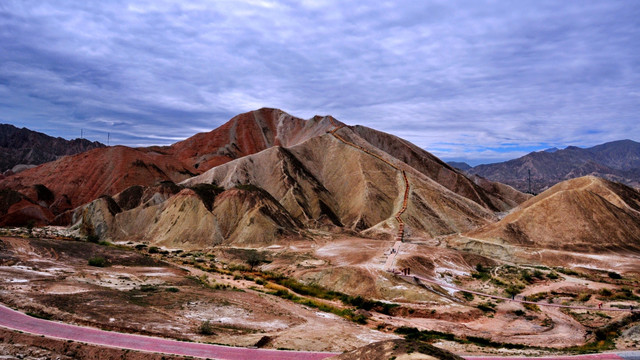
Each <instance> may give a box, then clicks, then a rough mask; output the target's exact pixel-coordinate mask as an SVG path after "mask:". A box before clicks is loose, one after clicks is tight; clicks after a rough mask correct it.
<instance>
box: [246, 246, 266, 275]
mask: <svg viewBox="0 0 640 360" xmlns="http://www.w3.org/2000/svg"><path fill="white" fill-rule="evenodd" d="M266 261H267V256H266V255H265V253H264V252H262V251H257V250H250V251H248V252H247V265H249V266H250V269H249V270H250V271H253V268H254V267H256V266H259V265H260V264H262V263H264V262H266Z"/></svg>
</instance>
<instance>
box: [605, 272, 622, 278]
mask: <svg viewBox="0 0 640 360" xmlns="http://www.w3.org/2000/svg"><path fill="white" fill-rule="evenodd" d="M607 275H609V277H610V278H612V279H622V276H621V275H620V274H618V273H617V272H615V271H609V273H608V274H607Z"/></svg>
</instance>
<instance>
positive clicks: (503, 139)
mask: <svg viewBox="0 0 640 360" xmlns="http://www.w3.org/2000/svg"><path fill="white" fill-rule="evenodd" d="M260 107H275V108H280V109H283V110H285V111H287V112H289V113H290V114H292V115H295V116H299V117H303V118H309V117H312V116H313V115H315V114H321V115H326V114H331V115H333V116H335V117H336V118H338V119H340V120H341V121H343V122H346V123H348V124H362V125H366V126H370V127H373V128H376V129H379V130H382V131H386V132H390V133H393V134H396V135H399V136H401V137H403V138H406V139H408V140H410V141H412V142H413V143H415V144H417V145H419V146H421V147H424V148H425V149H427V150H429V151H431V152H433V153H434V154H436V155H437V156H440V157H442V158H443V159H446V160H464V161H467V162H469V163H472V164H477V163H482V162H485V163H486V162H495V161H501V160H506V159H510V158H514V157H517V156H520V155H523V154H525V153H527V152H529V151H533V150H540V149H544V148H548V147H552V146H558V147H564V146H567V145H578V146H591V145H595V144H599V143H602V142H606V141H611V140H617V139H625V138H629V139H633V140H636V141H640V125H639V123H640V122H639V120H640V2H638V1H613V0H605V1H556V0H554V1H541V0H535V1H487V2H484V1H479V0H473V1H416V0H407V1H403V0H396V1H388V2H372V1H362V2H360V1H329V0H327V1H322V0H321V1H313V0H303V1H269V0H244V1H241V0H229V1H225V0H216V1H191V2H187V1H181V2H177V1H176V2H170V1H161V0H152V1H120V0H114V1H64V0H55V1H53V0H52V1H42V0H41V1H29V0H15V1H13V0H2V1H0V123H10V124H14V125H16V126H20V127H22V126H25V127H28V128H31V129H34V130H38V131H42V132H45V133H48V134H50V135H55V136H62V137H65V138H76V137H79V136H80V129H84V134H85V137H87V138H89V139H91V140H98V141H101V142H106V141H107V135H106V134H107V133H110V136H111V144H112V145H113V144H115V143H117V144H125V145H132V146H144V145H151V144H170V143H173V142H175V141H178V140H181V139H184V138H186V137H188V136H191V135H193V134H194V133H196V132H201V131H210V130H211V129H214V128H216V127H217V126H219V125H221V124H223V123H224V122H226V121H227V120H228V119H230V118H231V117H233V116H234V115H236V114H239V113H242V112H246V111H250V110H255V109H258V108H260Z"/></svg>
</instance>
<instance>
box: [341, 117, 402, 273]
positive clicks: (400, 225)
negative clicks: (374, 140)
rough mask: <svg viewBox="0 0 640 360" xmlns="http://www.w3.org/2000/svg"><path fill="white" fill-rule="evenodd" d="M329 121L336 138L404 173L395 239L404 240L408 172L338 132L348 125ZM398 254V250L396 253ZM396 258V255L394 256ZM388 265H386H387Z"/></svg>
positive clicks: (396, 216)
mask: <svg viewBox="0 0 640 360" xmlns="http://www.w3.org/2000/svg"><path fill="white" fill-rule="evenodd" d="M329 121H330V122H331V125H333V126H335V128H334V129H333V130H330V131H329V133H330V134H331V135H333V137H335V138H336V139H338V140H340V141H342V142H343V143H345V144H346V145H349V146H351V147H354V148H356V149H358V150H360V151H362V152H364V153H366V154H367V155H371V156H373V157H375V158H377V159H378V160H381V161H383V162H384V163H385V164H387V165H389V166H391V167H392V168H394V169H396V170H397V171H399V172H400V173H401V174H402V178H403V179H404V195H403V199H402V208H400V211H398V212H397V213H396V215H395V219H396V221H397V222H398V231H397V233H396V237H395V240H396V242H397V241H400V242H403V241H404V221H402V218H401V217H400V216H401V215H402V214H403V213H404V212H405V211H406V210H407V204H408V203H409V191H410V190H411V188H410V185H409V179H407V174H406V173H405V172H404V170H402V169H400V168H399V167H398V166H397V165H395V164H394V163H392V162H390V161H388V160H387V159H385V158H383V157H382V156H380V155H378V154H376V153H374V152H372V151H370V150H367V149H365V148H364V147H362V146H360V145H357V144H354V143H352V142H350V141H348V140H346V139H345V138H343V137H342V136H340V135H338V134H337V132H338V130H340V129H342V128H343V127H346V126H347V125H344V124H343V125H338V124H337V123H336V122H335V121H333V118H329ZM395 254H397V252H396V253H395ZM394 259H395V256H394ZM385 266H386V265H385ZM385 268H386V269H389V268H388V267H385Z"/></svg>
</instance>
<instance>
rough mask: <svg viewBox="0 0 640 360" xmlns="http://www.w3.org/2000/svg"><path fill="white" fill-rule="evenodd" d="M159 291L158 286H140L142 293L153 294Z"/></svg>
mask: <svg viewBox="0 0 640 360" xmlns="http://www.w3.org/2000/svg"><path fill="white" fill-rule="evenodd" d="M157 290H158V285H151V284H143V285H140V291H142V292H153V291H157Z"/></svg>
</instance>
